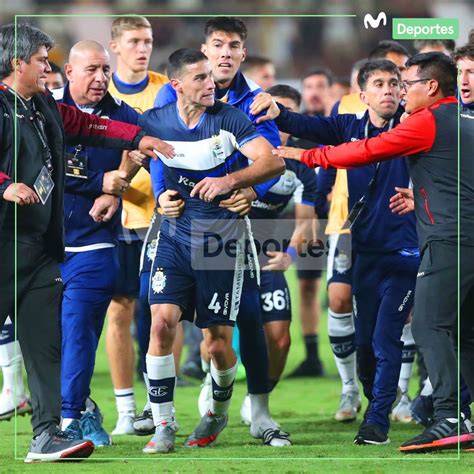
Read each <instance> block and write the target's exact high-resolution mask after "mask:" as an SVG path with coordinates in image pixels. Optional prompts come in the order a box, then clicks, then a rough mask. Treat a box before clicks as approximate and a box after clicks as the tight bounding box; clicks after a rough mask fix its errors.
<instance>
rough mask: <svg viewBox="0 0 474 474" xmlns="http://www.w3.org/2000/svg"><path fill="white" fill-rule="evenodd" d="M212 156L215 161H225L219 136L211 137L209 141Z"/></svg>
mask: <svg viewBox="0 0 474 474" xmlns="http://www.w3.org/2000/svg"><path fill="white" fill-rule="evenodd" d="M210 145H211V152H212V156H213V157H214V158H215V159H216V160H222V161H224V160H225V153H224V148H223V146H222V140H221V137H220V136H219V135H213V136H212V137H211V140H210Z"/></svg>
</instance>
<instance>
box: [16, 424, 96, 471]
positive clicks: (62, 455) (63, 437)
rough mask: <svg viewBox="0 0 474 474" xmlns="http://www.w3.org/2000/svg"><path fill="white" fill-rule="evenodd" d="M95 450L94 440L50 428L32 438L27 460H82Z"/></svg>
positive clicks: (28, 461)
mask: <svg viewBox="0 0 474 474" xmlns="http://www.w3.org/2000/svg"><path fill="white" fill-rule="evenodd" d="M93 451H94V443H93V442H92V441H88V440H83V439H81V440H77V439H72V437H71V436H69V435H68V434H67V433H65V432H64V431H60V430H58V429H49V430H44V431H43V432H42V433H41V434H40V435H38V436H36V437H35V438H33V439H32V440H31V444H30V451H29V452H28V455H27V456H26V459H25V462H27V463H32V462H52V461H68V460H75V461H81V460H82V459H84V458H88V457H89V456H90V455H91V454H92V452H93Z"/></svg>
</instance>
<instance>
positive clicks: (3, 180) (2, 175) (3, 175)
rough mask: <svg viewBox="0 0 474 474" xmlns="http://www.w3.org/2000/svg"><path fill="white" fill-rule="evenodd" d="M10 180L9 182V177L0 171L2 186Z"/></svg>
mask: <svg viewBox="0 0 474 474" xmlns="http://www.w3.org/2000/svg"><path fill="white" fill-rule="evenodd" d="M10 180H11V178H10V176H8V175H7V174H5V173H2V172H1V171H0V184H3V183H4V182H5V181H10Z"/></svg>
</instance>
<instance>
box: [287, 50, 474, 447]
mask: <svg viewBox="0 0 474 474" xmlns="http://www.w3.org/2000/svg"><path fill="white" fill-rule="evenodd" d="M406 65H407V68H408V69H407V76H406V79H405V81H404V82H403V83H402V85H403V87H404V89H405V101H406V106H405V110H406V112H407V113H408V114H409V116H408V118H406V120H405V121H403V123H401V124H400V125H398V126H397V127H395V128H394V129H392V130H391V131H389V132H386V133H382V134H380V135H379V136H378V137H376V138H371V139H368V140H360V141H357V142H353V143H347V144H344V145H340V146H337V147H335V148H324V149H312V150H308V151H304V150H298V149H292V150H290V149H284V148H282V149H281V150H280V151H279V152H278V153H279V154H280V155H281V156H286V157H288V156H289V155H291V156H292V157H294V158H297V159H301V161H303V162H304V163H305V164H307V165H308V166H310V167H316V166H322V167H324V168H327V167H328V166H332V167H334V168H351V167H356V166H362V165H367V164H369V163H376V162H379V161H383V160H387V159H391V158H392V157H395V156H401V155H407V156H408V160H409V166H410V176H411V179H412V181H413V193H414V199H415V213H416V218H417V233H418V239H419V247H420V251H421V253H422V261H421V265H420V268H419V270H418V275H417V284H416V290H415V307H414V318H413V323H412V330H413V336H414V338H415V342H416V344H417V345H418V346H419V348H420V351H421V353H422V354H423V358H424V360H425V363H426V367H427V370H428V375H429V378H430V380H431V383H432V385H433V402H434V419H435V422H434V424H433V425H431V426H430V427H429V428H427V429H426V430H425V431H424V432H423V433H422V434H421V435H419V436H417V437H415V438H413V439H411V440H409V441H407V442H406V443H404V444H403V445H402V446H401V447H400V450H401V451H403V452H422V451H431V450H437V449H445V448H456V447H457V444H458V442H459V443H461V444H468V443H469V442H470V441H471V440H472V435H471V434H470V433H469V431H468V429H467V428H466V425H465V423H464V422H463V421H462V419H461V416H460V413H459V409H458V370H457V359H456V354H455V350H454V347H453V342H452V336H453V327H454V325H455V324H456V320H457V319H456V318H457V308H458V303H459V305H460V306H462V305H463V303H464V302H465V301H466V297H467V295H468V294H469V292H470V291H471V290H473V288H474V248H473V247H474V214H473V213H472V211H471V210H469V209H468V208H471V207H472V203H473V202H474V167H473V166H472V165H471V164H470V163H471V162H472V160H470V158H471V156H470V155H471V154H472V148H471V149H470V150H469V149H468V147H467V145H466V148H465V149H464V145H463V142H461V153H460V160H459V162H458V119H459V114H458V102H457V100H456V98H455V97H454V93H455V89H456V77H457V69H456V66H455V64H454V63H453V62H452V61H451V59H449V58H448V57H447V56H444V55H443V54H441V53H424V54H417V55H415V56H414V57H412V58H411V59H409V60H408V62H407V64H406ZM462 133H463V127H461V136H462ZM466 136H467V135H466ZM459 178H460V180H459ZM458 192H459V195H458ZM458 198H459V200H458ZM458 203H460V206H459V205H458ZM468 203H470V205H469V206H468ZM460 210H461V213H459V211H460ZM458 215H459V219H460V222H458ZM459 223H460V226H459V227H458V224H459ZM458 252H460V257H461V258H460V261H461V265H460V266H459V262H458V256H459V254H458ZM458 271H459V285H460V287H459V294H458V288H457V281H458ZM467 313H468V312H466V314H467ZM459 324H460V331H459V336H460V352H461V360H463V361H467V360H470V361H471V363H465V364H463V365H462V366H461V372H462V375H463V378H464V380H465V382H466V384H467V386H468V387H469V390H470V392H471V394H474V364H473V363H472V361H473V360H474V321H473V316H472V311H471V312H470V314H469V316H468V317H463V318H460V322H459Z"/></svg>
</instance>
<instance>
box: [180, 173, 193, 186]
mask: <svg viewBox="0 0 474 474" xmlns="http://www.w3.org/2000/svg"><path fill="white" fill-rule="evenodd" d="M178 184H184V185H185V186H189V187H190V188H194V186H196V183H195V182H194V181H191V180H190V179H189V178H186V176H182V175H180V176H179V178H178Z"/></svg>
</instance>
